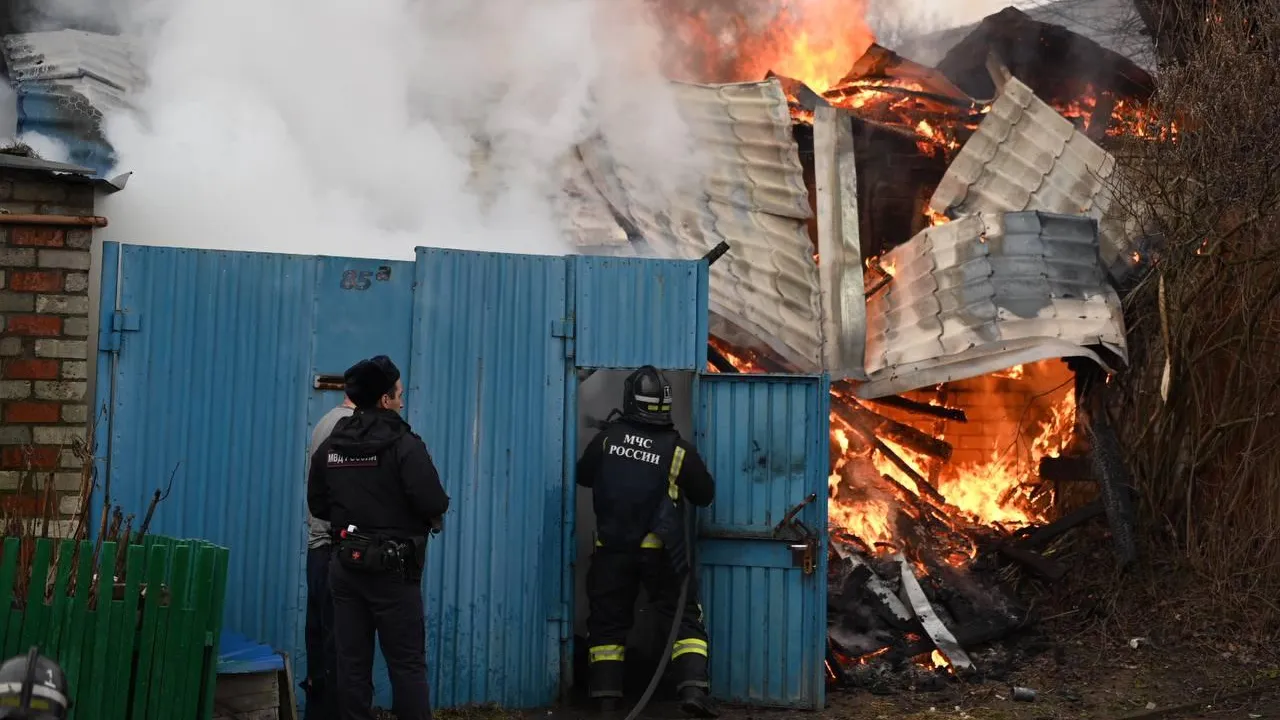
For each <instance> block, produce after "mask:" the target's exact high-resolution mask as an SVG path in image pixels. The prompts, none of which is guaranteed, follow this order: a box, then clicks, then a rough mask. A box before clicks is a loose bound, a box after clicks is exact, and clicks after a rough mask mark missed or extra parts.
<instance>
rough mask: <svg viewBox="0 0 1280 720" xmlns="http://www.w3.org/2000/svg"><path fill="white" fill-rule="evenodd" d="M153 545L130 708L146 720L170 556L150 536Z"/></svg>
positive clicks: (132, 715)
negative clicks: (162, 598)
mask: <svg viewBox="0 0 1280 720" xmlns="http://www.w3.org/2000/svg"><path fill="white" fill-rule="evenodd" d="M147 540H148V541H151V542H150V547H148V548H147V564H146V568H147V570H146V574H147V588H146V593H147V596H146V599H145V600H144V601H143V605H142V634H141V636H140V637H139V639H138V670H137V673H136V674H135V675H134V677H133V703H132V705H131V706H130V709H129V717H130V718H132V719H133V720H142V718H145V717H146V716H147V701H148V700H150V699H151V667H152V664H153V663H154V661H155V656H156V652H157V650H158V649H159V648H158V647H157V646H156V634H157V625H158V621H159V619H160V598H161V596H162V594H163V593H162V592H161V586H162V585H163V584H164V571H165V565H166V564H167V563H166V560H168V548H166V547H165V546H164V545H163V544H160V543H156V542H154V538H151V537H148V538H147Z"/></svg>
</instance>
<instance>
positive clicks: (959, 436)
mask: <svg viewBox="0 0 1280 720" xmlns="http://www.w3.org/2000/svg"><path fill="white" fill-rule="evenodd" d="M1024 368H1025V374H1024V375H1023V377H1021V378H1019V379H1010V378H1003V377H995V376H990V375H986V376H983V377H977V378H972V379H969V380H962V381H960V382H953V383H948V384H947V386H946V387H947V395H948V397H947V404H948V405H950V406H952V407H958V408H962V409H963V410H964V411H965V415H966V416H968V420H969V421H968V422H967V423H959V422H948V423H946V425H945V429H944V432H945V433H946V438H947V441H948V442H950V443H951V444H952V447H953V448H954V450H953V453H952V462H953V463H960V464H974V465H980V464H983V463H986V462H988V461H989V460H990V459H991V455H992V451H994V450H1000V451H1002V452H1003V451H1006V450H1008V445H1009V444H1010V443H1011V442H1013V441H1014V439H1015V438H1017V437H1018V435H1019V434H1021V435H1022V437H1023V438H1024V440H1026V441H1027V442H1029V441H1030V440H1031V439H1033V438H1034V437H1035V435H1036V433H1037V431H1038V429H1039V427H1040V425H1039V423H1041V422H1043V421H1045V420H1046V419H1047V418H1048V417H1049V411H1050V408H1051V406H1052V404H1053V403H1055V402H1058V401H1059V400H1061V398H1062V397H1063V392H1064V391H1065V392H1071V389H1072V388H1073V387H1074V384H1073V382H1071V380H1072V378H1073V375H1072V374H1071V371H1070V370H1068V369H1067V367H1066V365H1065V363H1063V362H1061V361H1059V360H1048V361H1044V362H1040V363H1035V364H1031V365H1026V366H1024ZM1063 383H1067V385H1066V387H1065V388H1062V386H1063ZM1026 447H1027V445H1026V443H1025V442H1024V443H1023V444H1022V445H1021V449H1022V451H1023V452H1025V451H1026ZM1009 457H1010V458H1013V457H1015V456H1014V455H1010V456H1009Z"/></svg>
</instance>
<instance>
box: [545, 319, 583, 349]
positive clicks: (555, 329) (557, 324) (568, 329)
mask: <svg viewBox="0 0 1280 720" xmlns="http://www.w3.org/2000/svg"><path fill="white" fill-rule="evenodd" d="M576 324H577V323H575V322H574V319H573V318H561V319H559V320H552V321H551V337H557V338H564V356H565V358H566V359H573V357H574V355H575V348H574V343H573V337H574V330H575V326H576Z"/></svg>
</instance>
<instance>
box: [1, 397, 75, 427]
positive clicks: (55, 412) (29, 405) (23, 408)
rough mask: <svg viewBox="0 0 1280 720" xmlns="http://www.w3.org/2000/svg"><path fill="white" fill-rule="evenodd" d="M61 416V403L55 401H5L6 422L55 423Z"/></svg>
mask: <svg viewBox="0 0 1280 720" xmlns="http://www.w3.org/2000/svg"><path fill="white" fill-rule="evenodd" d="M61 417H62V404H61V403H56V402H11V403H5V406H4V421H5V422H7V423H56V422H58V421H59V420H60V419H61Z"/></svg>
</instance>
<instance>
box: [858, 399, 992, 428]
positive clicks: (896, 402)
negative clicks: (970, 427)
mask: <svg viewBox="0 0 1280 720" xmlns="http://www.w3.org/2000/svg"><path fill="white" fill-rule="evenodd" d="M867 402H870V403H874V404H876V405H884V406H885V407H891V408H895V409H898V410H905V411H907V412H910V413H915V414H917V415H928V416H929V417H933V418H939V419H941V420H954V421H956V422H969V418H968V416H966V415H965V414H964V411H963V410H961V409H959V408H949V407H942V406H941V405H930V404H928V403H922V402H919V401H918V400H911V399H908V398H904V397H902V396H901V395H886V396H885V397H878V398H868V399H867Z"/></svg>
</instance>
